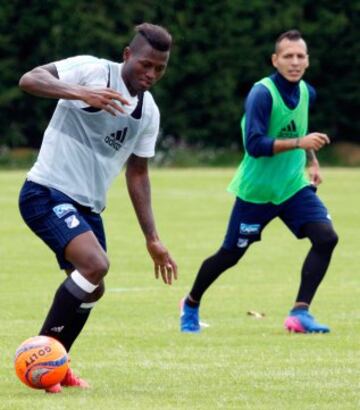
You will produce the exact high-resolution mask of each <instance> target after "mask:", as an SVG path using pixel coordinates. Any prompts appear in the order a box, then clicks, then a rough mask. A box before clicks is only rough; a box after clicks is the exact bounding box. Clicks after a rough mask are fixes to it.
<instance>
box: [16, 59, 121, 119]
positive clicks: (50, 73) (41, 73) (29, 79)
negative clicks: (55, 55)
mask: <svg viewBox="0 0 360 410" xmlns="http://www.w3.org/2000/svg"><path fill="white" fill-rule="evenodd" d="M19 87H20V88H21V89H22V90H23V91H26V92H27V93H29V94H32V95H36V96H38V97H46V98H57V99H59V98H63V99H66V100H82V101H84V102H85V103H86V104H87V105H89V106H92V107H95V108H99V109H102V110H105V111H107V112H109V113H110V114H112V115H115V114H116V111H119V112H121V113H124V110H123V108H122V107H121V105H119V104H118V103H117V102H116V101H118V102H120V103H121V104H125V105H129V102H128V101H127V100H126V99H125V98H124V97H123V96H122V95H121V94H120V93H118V92H117V91H115V90H112V89H111V88H93V87H86V86H83V85H78V84H68V83H66V82H64V81H61V80H60V79H59V75H58V72H57V69H56V65H55V64H53V63H50V64H47V65H43V66H39V67H35V68H34V69H32V70H31V71H28V72H27V73H25V74H24V75H23V76H22V77H21V78H20V81H19Z"/></svg>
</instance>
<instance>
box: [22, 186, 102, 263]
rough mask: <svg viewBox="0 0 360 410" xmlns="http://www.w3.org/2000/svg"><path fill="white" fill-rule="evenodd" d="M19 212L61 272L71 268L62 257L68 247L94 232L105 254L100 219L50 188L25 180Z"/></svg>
mask: <svg viewBox="0 0 360 410" xmlns="http://www.w3.org/2000/svg"><path fill="white" fill-rule="evenodd" d="M19 208H20V213H21V215H22V217H23V219H24V221H25V222H26V224H27V225H28V226H29V228H30V229H31V230H32V231H33V232H34V233H35V234H36V235H38V236H39V237H40V238H41V239H42V240H43V241H44V242H45V243H46V244H47V245H48V246H49V248H51V249H52V250H53V251H54V252H55V254H56V258H57V260H58V263H59V266H60V268H61V269H73V266H72V264H71V263H70V262H68V261H67V260H66V259H65V257H64V250H65V247H66V246H67V244H68V243H69V242H70V241H71V240H72V239H74V238H75V237H76V236H78V235H80V234H82V233H84V232H87V231H93V232H94V234H95V236H96V237H97V239H98V241H99V242H100V244H101V246H102V248H103V249H104V250H105V251H106V239H105V232H104V226H103V223H102V219H101V216H100V215H99V214H96V213H94V212H92V211H91V210H90V208H88V207H85V206H82V205H80V204H78V203H77V202H75V201H74V200H72V199H71V198H69V197H68V196H67V195H65V194H63V193H62V192H60V191H57V190H56V189H53V188H48V187H46V186H43V185H39V184H36V183H35V182H31V181H25V183H24V185H23V187H22V189H21V191H20V197H19Z"/></svg>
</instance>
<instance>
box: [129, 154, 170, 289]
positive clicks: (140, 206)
mask: <svg viewBox="0 0 360 410" xmlns="http://www.w3.org/2000/svg"><path fill="white" fill-rule="evenodd" d="M126 183H127V188H128V191H129V195H130V198H131V201H132V204H133V206H134V209H135V213H136V216H137V219H138V221H139V224H140V226H141V229H142V231H143V233H144V236H145V238H146V247H147V250H148V252H149V254H150V256H151V258H152V260H153V262H154V272H155V277H156V279H158V278H159V276H160V275H161V277H162V280H163V281H164V283H166V284H168V285H171V284H172V280H173V279H177V265H176V263H175V261H174V260H173V259H172V257H171V256H170V253H169V252H168V250H167V249H166V248H165V246H164V245H163V244H162V243H161V241H160V239H159V236H158V234H157V232H156V228H155V221H154V216H153V212H152V207H151V189H150V180H149V174H148V164H147V158H140V157H138V156H136V155H131V156H130V158H129V159H128V162H127V168H126Z"/></svg>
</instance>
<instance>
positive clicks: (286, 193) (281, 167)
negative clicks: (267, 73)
mask: <svg viewBox="0 0 360 410" xmlns="http://www.w3.org/2000/svg"><path fill="white" fill-rule="evenodd" d="M256 84H263V85H264V86H265V87H266V88H267V89H268V90H269V92H270V94H271V97H272V110H271V116H270V123H269V129H268V132H267V135H268V136H270V137H272V138H276V139H278V138H279V139H281V138H284V139H285V138H286V139H287V138H301V137H304V136H305V135H306V134H307V127H308V113H309V91H308V88H307V86H306V84H305V82H304V81H300V83H299V86H300V100H299V103H298V105H297V106H296V108H294V109H290V108H288V107H287V106H286V104H285V103H284V101H283V99H282V97H281V95H280V93H279V90H278V89H277V87H276V86H275V84H274V83H273V81H272V80H271V79H270V78H269V77H266V78H263V79H262V80H261V81H259V82H258V83H256ZM245 124H246V114H244V116H243V118H242V121H241V128H242V135H243V141H244V147H245V145H246V144H245ZM305 165H306V154H305V150H303V149H293V150H290V151H286V152H282V153H279V154H275V155H273V156H272V157H260V158H254V157H252V156H251V155H249V154H248V152H247V151H246V148H245V155H244V158H243V160H242V162H241V164H240V166H239V168H238V169H237V171H236V174H235V176H234V178H233V179H232V181H231V183H230V185H229V186H228V191H229V192H232V193H234V194H235V195H236V196H238V197H239V198H241V199H242V200H244V201H248V202H253V203H257V204H263V203H268V202H271V203H273V204H276V205H277V204H281V203H282V202H284V201H286V200H287V199H289V198H290V197H291V196H293V195H294V194H295V193H296V192H298V191H299V190H300V189H302V188H303V187H305V186H306V185H309V180H308V178H307V177H306V175H305V172H304V169H305Z"/></svg>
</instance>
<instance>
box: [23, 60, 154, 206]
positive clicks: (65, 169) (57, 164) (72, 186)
mask: <svg viewBox="0 0 360 410" xmlns="http://www.w3.org/2000/svg"><path fill="white" fill-rule="evenodd" d="M55 64H56V67H57V70H58V73H59V78H60V79H61V80H62V81H65V82H67V83H71V84H80V85H84V86H91V87H101V88H104V87H107V86H109V87H110V88H112V89H114V90H116V91H118V92H120V93H121V94H122V95H123V96H124V97H125V98H126V99H127V100H128V101H129V102H130V104H131V106H130V107H129V108H128V112H129V114H128V115H117V116H116V117H114V116H112V115H111V114H109V113H108V112H106V111H102V110H98V111H95V112H89V111H86V110H85V109H84V108H86V107H87V105H86V104H85V103H84V102H83V101H78V100H63V99H61V100H59V102H58V104H57V107H56V109H55V112H54V114H53V116H52V118H51V120H50V123H49V125H48V127H47V129H46V131H45V133H44V139H43V143H42V145H41V149H40V153H39V156H38V158H37V161H36V163H35V164H34V166H33V167H32V169H31V170H30V171H29V173H28V179H29V180H31V181H34V182H37V183H39V184H42V185H45V186H49V187H52V188H55V189H58V190H59V191H61V192H63V193H65V194H66V195H68V196H69V197H71V198H72V199H74V200H75V201H77V202H78V203H80V204H82V205H84V206H88V207H90V208H91V209H92V210H93V211H94V212H97V213H99V212H101V211H102V209H103V208H104V207H105V204H106V192H107V191H108V189H109V187H110V185H111V183H112V181H113V180H114V178H115V177H116V176H117V175H118V174H119V172H120V171H121V169H122V167H123V166H124V164H125V163H126V161H127V159H128V158H129V156H130V155H131V154H135V155H137V156H140V157H145V158H148V157H152V156H153V155H154V153H155V143H156V138H157V135H158V132H159V122H160V115H159V110H158V107H157V105H156V103H155V101H154V99H153V97H152V95H151V94H150V93H149V92H148V91H146V92H145V93H144V94H143V97H142V98H138V97H137V96H136V97H132V96H131V95H130V94H129V91H128V89H127V87H126V85H125V83H124V81H123V79H122V76H121V70H122V64H118V63H114V62H111V61H108V60H103V59H98V58H96V57H92V56H77V57H71V58H68V59H65V60H61V61H57V62H55ZM126 107H127V106H124V108H126Z"/></svg>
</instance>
